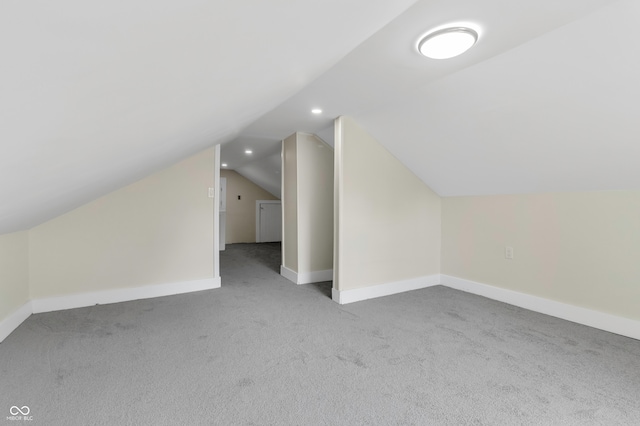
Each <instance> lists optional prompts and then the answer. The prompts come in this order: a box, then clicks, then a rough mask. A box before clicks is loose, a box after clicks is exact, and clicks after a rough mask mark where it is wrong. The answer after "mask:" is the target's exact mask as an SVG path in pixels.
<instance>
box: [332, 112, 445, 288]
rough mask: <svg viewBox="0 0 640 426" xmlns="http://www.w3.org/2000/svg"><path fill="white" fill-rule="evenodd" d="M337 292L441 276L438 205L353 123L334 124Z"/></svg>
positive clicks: (342, 119) (345, 120)
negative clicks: (435, 275)
mask: <svg viewBox="0 0 640 426" xmlns="http://www.w3.org/2000/svg"><path fill="white" fill-rule="evenodd" d="M335 144H336V145H335V156H336V163H335V164H336V165H335V178H336V208H335V212H336V217H335V219H336V222H337V228H336V229H337V237H336V239H337V241H336V261H335V264H334V289H336V290H339V291H345V290H350V289H358V288H363V287H371V286H376V285H380V284H389V283H394V282H398V281H403V280H410V279H414V278H419V277H426V276H431V275H434V274H439V272H440V197H439V196H438V195H437V194H435V193H434V192H433V191H432V190H431V189H430V188H429V187H427V186H426V185H425V184H424V183H423V182H422V181H421V180H420V179H418V178H417V177H416V176H415V175H414V174H413V173H411V172H410V171H409V170H408V169H407V168H406V167H405V166H403V165H402V163H400V162H399V161H398V160H397V159H396V158H395V157H393V156H392V155H391V154H390V153H389V152H388V151H387V150H386V149H385V148H384V147H383V146H382V145H380V143H378V142H377V141H376V140H375V139H374V138H373V137H371V136H370V135H369V134H368V133H367V132H366V131H365V130H364V129H362V128H361V127H359V126H358V125H357V124H356V123H355V122H354V120H353V119H351V118H349V117H339V118H338V119H337V120H336V138H335Z"/></svg>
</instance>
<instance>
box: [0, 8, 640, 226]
mask: <svg viewBox="0 0 640 426" xmlns="http://www.w3.org/2000/svg"><path fill="white" fill-rule="evenodd" d="M394 18H395V19H394ZM639 21H640V4H638V2H637V1H636V2H634V1H633V0H627V1H622V0H621V1H612V0H563V1H556V0H538V1H535V2H522V1H512V2H507V1H504V0H485V1H482V2H478V1H477V0H458V1H451V0H448V1H446V0H421V1H417V2H416V1H409V0H405V1H394V2H387V1H381V0H378V1H375V2H374V1H371V0H368V1H365V0H340V1H337V0H331V1H329V0H327V1H324V2H317V1H311V0H288V1H284V0H280V1H270V2H263V1H259V0H245V1H238V2H225V3H222V2H211V1H204V0H202V1H197V0H186V1H182V2H171V1H168V0H164V1H157V2H153V3H149V2H142V1H141V0H129V1H126V2H124V1H113V2H106V3H104V4H102V3H101V4H99V5H98V4H95V3H92V4H89V3H87V2H81V1H79V0H77V1H74V0H61V1H58V2H56V3H55V4H53V3H50V2H45V1H39V2H29V3H28V4H27V3H25V2H20V1H6V2H3V3H1V4H0V49H1V51H2V52H3V62H4V63H6V64H9V65H8V66H3V67H2V68H0V93H2V96H0V114H1V115H0V116H1V117H2V119H3V123H2V125H1V126H0V141H1V142H0V143H1V144H2V145H1V147H0V180H1V181H2V182H3V185H2V187H0V233H2V232H8V231H12V230H17V229H24V228H27V227H29V226H32V225H34V224H37V223H39V222H41V221H43V220H46V219H48V218H50V217H53V216H55V215H56V214H59V213H61V212H64V211H67V210H69V209H71V208H73V207H75V206H77V205H80V204H82V203H84V202H86V201H89V200H91V199H93V198H96V197H98V196H100V195H102V194H104V193H106V192H108V191H110V190H112V189H115V188H117V187H119V186H122V185H124V184H126V183H129V182H131V181H133V180H135V179H138V178H140V177H143V176H144V175H146V174H148V173H150V172H153V171H155V170H158V169H159V168H161V167H163V166H166V165H168V164H171V163H173V162H175V161H177V160H179V159H181V158H184V157H186V156H188V155H190V154H192V153H195V152H197V151H198V150H200V149H203V148H205V147H207V146H210V145H212V144H215V143H225V145H223V147H222V156H223V161H226V162H227V163H228V164H229V168H232V169H236V170H238V171H239V172H241V173H242V174H244V175H245V176H246V175H251V174H252V173H253V174H254V175H256V176H258V175H261V176H267V177H268V176H271V180H272V182H271V185H273V184H274V182H276V180H275V179H274V178H273V175H275V173H272V172H273V170H271V172H270V170H269V169H270V168H274V167H277V166H276V163H274V161H273V159H274V158H277V152H278V144H279V141H280V140H281V139H283V138H284V137H286V136H288V135H289V134H291V133H293V132H295V131H305V132H312V133H319V134H321V135H324V136H323V137H324V138H330V135H331V127H330V126H331V123H332V120H333V118H335V117H336V116H338V115H351V116H353V117H354V118H355V119H356V120H357V121H358V122H360V123H361V124H362V125H363V126H364V127H365V128H366V129H368V130H369V131H370V132H371V133H372V134H373V135H374V136H375V137H376V138H377V139H378V140H380V142H381V143H383V144H384V145H385V146H386V147H387V149H389V150H390V151H391V152H392V153H393V154H394V155H395V156H396V157H398V158H399V159H400V160H401V161H403V162H404V163H405V164H406V165H407V166H408V167H409V168H411V170H413V171H414V172H415V173H416V174H417V175H418V176H419V177H420V178H421V179H422V180H423V181H424V182H425V183H427V184H428V185H430V186H431V187H432V188H433V189H434V190H435V191H436V192H438V193H439V194H441V195H445V196H447V195H470V194H495V193H521V192H538V191H564V190H597V189H630V188H633V189H640V167H637V166H636V164H635V163H637V161H636V159H638V158H640V156H639V155H638V154H640V151H639V148H638V145H639V144H638V143H637V142H638V141H640V131H639V130H640V129H639V126H640V125H638V124H636V123H637V122H638V120H637V119H636V118H635V114H634V113H635V111H637V102H636V100H637V99H638V95H639V94H640V93H639V92H640V84H639V83H638V80H637V75H640V55H638V54H637V47H636V46H635V28H636V27H635V25H636V24H637V22H639ZM451 22H471V23H474V24H475V25H478V26H479V27H480V29H481V36H480V40H479V42H478V44H477V45H476V46H475V47H474V48H473V49H472V50H470V51H469V52H467V53H466V54H464V55H462V56H460V57H457V58H453V59H449V60H444V61H434V60H429V59H426V58H423V57H421V56H419V55H418V54H417V52H416V48H415V44H416V42H417V39H418V38H419V36H420V35H421V34H423V33H424V32H425V31H427V30H429V29H430V28H432V27H434V26H437V25H441V24H445V23H451ZM345 55H346V56H345ZM313 107H320V108H322V109H323V114H321V115H320V116H314V115H311V114H310V109H311V108H313ZM230 141H233V142H230ZM227 142H229V143H227ZM328 142H331V141H328ZM634 142H635V143H634ZM248 147H250V148H252V149H253V150H254V154H252V155H251V156H246V155H245V154H244V153H243V151H244V149H245V148H248ZM263 158H264V159H265V160H262V159H263ZM256 179H258V180H260V179H263V178H260V177H258V178H256ZM277 182H278V184H279V176H278V177H277Z"/></svg>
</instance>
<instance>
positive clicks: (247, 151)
mask: <svg viewBox="0 0 640 426" xmlns="http://www.w3.org/2000/svg"><path fill="white" fill-rule="evenodd" d="M244 153H245V154H253V151H251V150H250V149H245V150H244Z"/></svg>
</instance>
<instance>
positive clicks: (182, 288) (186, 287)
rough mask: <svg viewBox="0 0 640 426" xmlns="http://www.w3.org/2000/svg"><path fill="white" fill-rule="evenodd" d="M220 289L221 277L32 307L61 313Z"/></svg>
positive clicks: (35, 310)
mask: <svg viewBox="0 0 640 426" xmlns="http://www.w3.org/2000/svg"><path fill="white" fill-rule="evenodd" d="M218 287H220V277H216V278H208V279H204V280H194V281H185V282H178V283H170V284H157V285H146V286H142V287H132V288H119V289H114V290H102V291H94V292H90V293H80V294H70V295H65V296H58V297H47V298H43V299H34V300H32V301H31V306H32V308H33V313H34V314H37V313H40V312H52V311H61V310H64V309H74V308H82V307H85V306H93V305H106V304H109V303H119V302H128V301H131V300H139V299H150V298H152V297H161V296H171V295H174V294H181V293H190V292H193V291H201V290H209V289H213V288H218Z"/></svg>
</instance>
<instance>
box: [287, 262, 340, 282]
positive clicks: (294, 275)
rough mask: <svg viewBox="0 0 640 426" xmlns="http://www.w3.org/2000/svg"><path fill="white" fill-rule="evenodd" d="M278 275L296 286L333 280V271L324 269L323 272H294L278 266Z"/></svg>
mask: <svg viewBox="0 0 640 426" xmlns="http://www.w3.org/2000/svg"><path fill="white" fill-rule="evenodd" d="M280 275H282V276H283V277H285V278H286V279H288V280H289V281H291V282H293V283H295V284H298V285H300V284H311V283H321V282H323V281H332V280H333V269H325V270H324V271H311V272H296V271H294V270H292V269H289V268H287V267H286V266H284V265H280Z"/></svg>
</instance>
